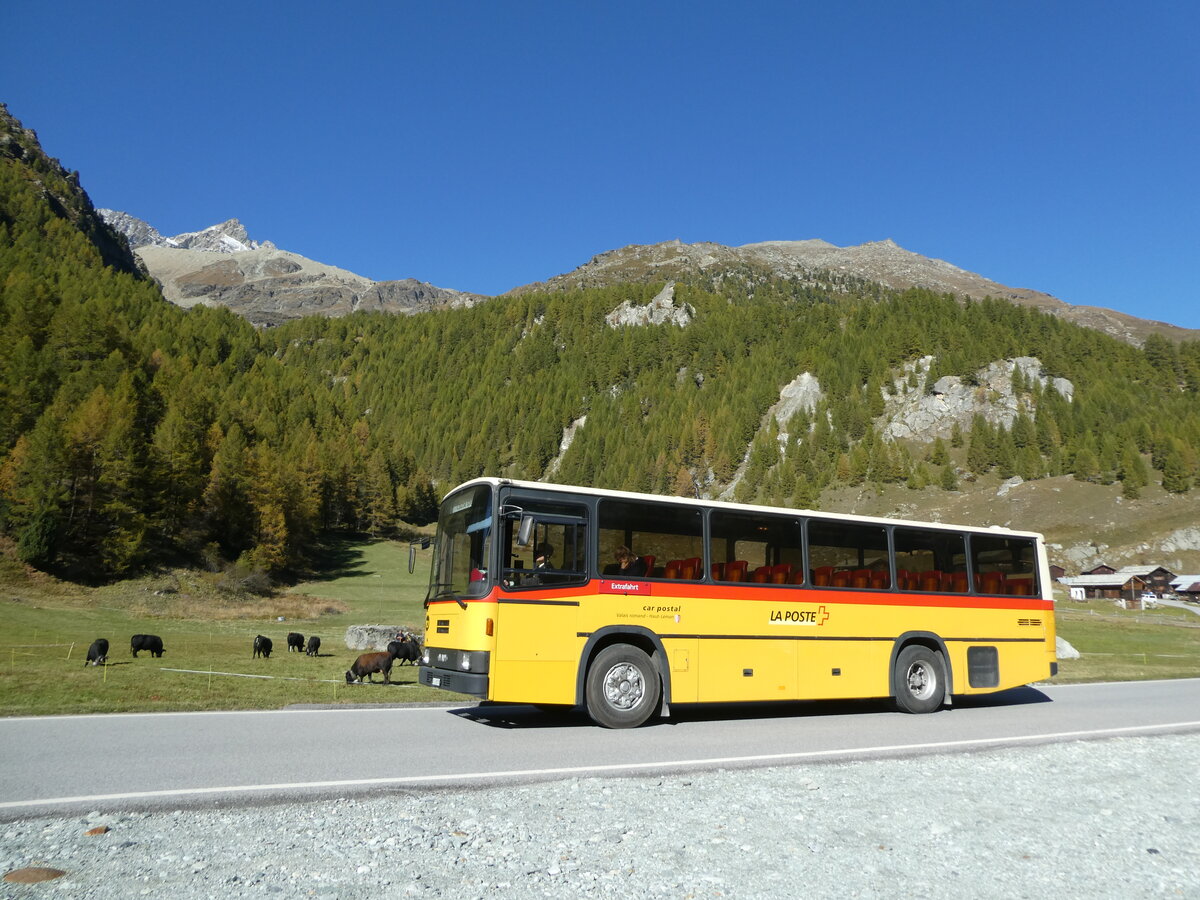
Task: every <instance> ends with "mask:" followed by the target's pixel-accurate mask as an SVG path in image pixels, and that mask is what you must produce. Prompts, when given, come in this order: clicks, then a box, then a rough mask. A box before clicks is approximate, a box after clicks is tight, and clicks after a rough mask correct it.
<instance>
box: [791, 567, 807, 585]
mask: <svg viewBox="0 0 1200 900" xmlns="http://www.w3.org/2000/svg"><path fill="white" fill-rule="evenodd" d="M788 583H789V584H804V570H803V569H797V570H796V571H795V572H793V573H792V577H791V580H790V581H789V582H788Z"/></svg>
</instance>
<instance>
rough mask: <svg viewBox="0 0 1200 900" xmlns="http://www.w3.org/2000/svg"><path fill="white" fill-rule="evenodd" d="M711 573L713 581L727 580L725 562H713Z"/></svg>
mask: <svg viewBox="0 0 1200 900" xmlns="http://www.w3.org/2000/svg"><path fill="white" fill-rule="evenodd" d="M711 574H712V580H713V581H724V580H725V563H713V564H712V572H711Z"/></svg>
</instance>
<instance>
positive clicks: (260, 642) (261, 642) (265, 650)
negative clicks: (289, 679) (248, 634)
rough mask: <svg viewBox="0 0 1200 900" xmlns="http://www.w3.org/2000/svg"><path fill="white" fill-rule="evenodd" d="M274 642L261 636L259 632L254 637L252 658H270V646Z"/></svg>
mask: <svg viewBox="0 0 1200 900" xmlns="http://www.w3.org/2000/svg"><path fill="white" fill-rule="evenodd" d="M273 646H274V644H272V643H271V639H270V638H269V637H263V636H262V635H261V634H260V635H258V636H257V637H256V638H255V639H254V656H253V657H252V658H253V659H258V657H260V656H261V657H263V658H264V659H270V658H271V648H272V647H273Z"/></svg>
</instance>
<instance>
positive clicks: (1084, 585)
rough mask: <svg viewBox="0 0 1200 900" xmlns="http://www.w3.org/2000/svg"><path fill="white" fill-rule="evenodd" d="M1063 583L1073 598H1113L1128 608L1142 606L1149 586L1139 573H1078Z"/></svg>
mask: <svg viewBox="0 0 1200 900" xmlns="http://www.w3.org/2000/svg"><path fill="white" fill-rule="evenodd" d="M1062 583H1063V584H1064V585H1065V586H1066V588H1067V590H1068V591H1069V592H1070V594H1071V599H1072V600H1113V601H1115V602H1117V603H1120V604H1121V605H1122V606H1124V607H1125V608H1126V609H1141V608H1142V593H1143V592H1144V591H1146V590H1148V588H1147V587H1146V581H1145V579H1143V578H1141V577H1140V576H1138V575H1123V574H1117V573H1114V574H1110V575H1076V576H1075V577H1073V578H1064V579H1062Z"/></svg>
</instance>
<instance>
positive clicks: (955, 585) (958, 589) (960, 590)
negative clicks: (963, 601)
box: [946, 572, 967, 594]
mask: <svg viewBox="0 0 1200 900" xmlns="http://www.w3.org/2000/svg"><path fill="white" fill-rule="evenodd" d="M946 590H948V591H950V592H951V593H953V594H965V593H966V592H967V573H966V572H951V573H950V586H949V587H948V588H946Z"/></svg>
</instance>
